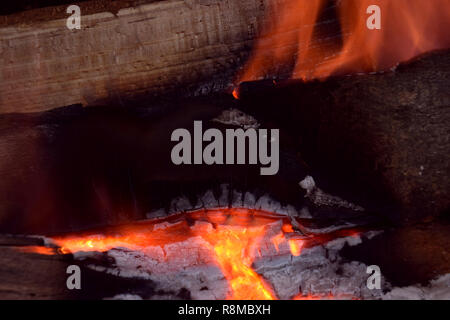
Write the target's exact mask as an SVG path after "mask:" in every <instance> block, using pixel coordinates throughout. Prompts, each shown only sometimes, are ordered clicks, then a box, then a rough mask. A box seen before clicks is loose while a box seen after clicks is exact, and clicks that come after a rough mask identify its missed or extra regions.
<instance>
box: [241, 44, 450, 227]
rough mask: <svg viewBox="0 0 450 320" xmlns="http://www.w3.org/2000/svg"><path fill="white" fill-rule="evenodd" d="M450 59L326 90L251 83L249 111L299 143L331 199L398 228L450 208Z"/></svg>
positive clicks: (246, 90)
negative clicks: (385, 218) (333, 196)
mask: <svg viewBox="0 0 450 320" xmlns="http://www.w3.org/2000/svg"><path fill="white" fill-rule="evenodd" d="M449 83H450V52H449V51H448V50H447V51H440V52H436V53H432V54H427V55H424V56H422V57H420V58H418V59H415V60H413V61H411V62H408V63H404V64H402V65H400V66H399V67H398V68H397V69H396V70H395V71H391V72H386V73H380V74H371V75H367V74H366V75H357V76H349V77H337V78H330V79H328V80H326V81H324V82H319V81H317V82H310V83H304V82H302V81H296V80H291V81H278V82H273V81H272V80H270V81H261V82H251V83H243V84H242V85H241V87H240V96H241V100H240V101H241V107H242V108H243V109H244V110H245V111H246V112H249V113H250V114H253V115H255V116H256V117H257V118H261V117H262V118H265V119H267V120H268V121H270V122H272V123H273V125H274V126H279V127H280V128H281V131H283V130H286V131H288V132H289V133H290V135H291V136H292V137H293V138H294V139H296V140H297V145H298V150H301V153H302V157H303V158H304V159H305V160H306V161H307V163H308V164H309V165H310V166H311V167H312V168H313V171H316V172H317V174H318V176H317V179H318V180H319V185H321V186H322V188H323V189H324V190H326V191H330V192H332V193H334V194H338V195H341V196H342V197H344V198H345V199H349V200H353V201H355V202H356V203H363V204H365V205H366V206H368V207H371V208H373V209H375V210H377V211H379V212H381V213H383V212H384V213H389V215H390V216H391V217H393V218H395V220H400V221H403V222H405V221H408V220H409V221H417V219H419V220H420V219H424V218H426V217H435V216H437V215H439V214H441V213H444V212H448V209H449V207H450V194H449V192H448V191H449V190H450V179H449V177H450V166H449V161H448V154H449V153H450V141H449V137H450V131H449V128H450V127H449V123H450V93H449V90H448V85H449Z"/></svg>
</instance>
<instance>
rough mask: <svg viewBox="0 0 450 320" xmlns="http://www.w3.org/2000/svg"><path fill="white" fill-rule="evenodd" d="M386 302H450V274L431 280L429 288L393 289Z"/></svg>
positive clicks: (386, 296) (385, 295) (384, 296)
mask: <svg viewBox="0 0 450 320" xmlns="http://www.w3.org/2000/svg"><path fill="white" fill-rule="evenodd" d="M382 298H383V299H384V300H450V273H447V274H445V275H442V276H440V277H438V278H437V279H435V280H431V281H430V283H429V284H428V286H425V287H424V286H420V285H417V286H409V287H403V288H398V287H395V288H393V289H392V290H391V291H390V292H388V293H386V294H384V295H383V297H382Z"/></svg>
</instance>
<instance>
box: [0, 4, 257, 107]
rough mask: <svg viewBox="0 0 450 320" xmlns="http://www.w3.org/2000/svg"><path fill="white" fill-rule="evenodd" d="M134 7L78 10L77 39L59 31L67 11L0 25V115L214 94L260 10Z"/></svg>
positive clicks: (242, 51)
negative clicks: (162, 96) (171, 95)
mask: <svg viewBox="0 0 450 320" xmlns="http://www.w3.org/2000/svg"><path fill="white" fill-rule="evenodd" d="M117 2H119V1H117ZM127 2H130V1H127ZM143 2H144V3H143ZM145 2H148V3H145ZM134 3H136V5H135V6H134V7H133V6H132V7H126V8H121V5H124V4H120V3H117V4H116V2H114V3H111V2H107V4H108V5H107V6H106V7H104V3H103V5H102V4H100V5H98V3H96V1H95V0H94V1H85V2H82V3H79V6H80V8H81V15H82V19H81V20H82V26H81V27H82V28H81V30H69V29H68V28H67V27H66V19H67V18H68V17H69V15H68V14H67V13H66V12H65V10H66V8H67V7H66V6H59V7H55V8H41V9H35V10H33V11H31V12H30V13H22V14H20V13H19V14H16V15H11V16H5V17H1V18H0V53H1V55H0V74H1V83H0V97H1V99H0V112H1V113H9V112H38V111H43V110H49V109H53V108H56V107H62V106H66V105H71V104H78V103H80V104H83V105H93V104H98V103H100V102H105V101H115V102H117V101H121V102H123V101H124V100H126V99H127V98H129V97H130V96H133V97H135V96H146V97H149V96H150V97H153V96H154V95H160V94H164V93H170V92H173V91H174V90H176V93H177V95H180V94H182V93H186V94H187V93H188V92H189V94H191V95H192V94H198V93H200V92H202V91H207V92H209V91H214V90H218V89H223V88H224V87H226V86H227V85H228V84H229V83H230V81H231V80H232V78H233V76H234V74H235V72H236V70H237V67H238V66H239V65H240V64H241V61H242V59H245V57H246V56H247V55H248V52H249V49H250V46H251V43H252V40H253V39H254V37H255V35H256V34H257V32H258V19H259V18H260V16H261V15H262V13H263V12H264V8H265V4H264V3H263V4H261V3H260V2H259V1H251V0H246V1H241V0H226V1H217V0H213V1H210V0H194V1H178V0H165V1H135V2H134ZM97 7H99V8H100V9H101V10H103V11H100V12H98V8H97ZM114 10H116V11H117V12H114ZM111 11H113V12H114V13H111ZM187 89H189V90H187ZM213 89H214V90H213ZM117 98H120V99H117Z"/></svg>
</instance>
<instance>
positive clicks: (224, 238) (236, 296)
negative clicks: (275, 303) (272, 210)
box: [207, 227, 275, 300]
mask: <svg viewBox="0 0 450 320" xmlns="http://www.w3.org/2000/svg"><path fill="white" fill-rule="evenodd" d="M263 236H264V229H263V228H261V227H259V228H249V229H247V228H244V229H243V230H239V229H237V230H234V228H227V227H223V228H219V230H217V231H215V232H213V233H210V234H207V239H208V241H210V242H211V243H212V244H213V246H214V252H215V254H216V258H217V262H218V263H219V265H220V267H221V269H222V272H223V273H224V275H225V277H226V278H227V280H228V281H229V284H230V288H231V291H232V293H231V294H230V295H229V296H228V297H227V298H228V299H232V300H273V299H275V296H274V294H273V293H272V290H271V289H270V287H269V285H268V284H266V283H265V282H264V280H263V279H262V278H261V277H260V276H259V275H258V274H257V273H256V272H255V271H253V269H252V268H251V265H252V262H253V259H252V258H251V256H252V254H250V251H249V250H251V249H252V247H253V248H254V246H255V245H257V242H258V241H259V239H260V238H261V237H263Z"/></svg>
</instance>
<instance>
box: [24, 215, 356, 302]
mask: <svg viewBox="0 0 450 320" xmlns="http://www.w3.org/2000/svg"><path fill="white" fill-rule="evenodd" d="M186 218H189V219H190V220H195V221H198V222H202V221H203V222H204V221H206V222H208V223H207V224H204V223H203V224H202V223H200V224H197V223H196V224H195V225H194V227H192V226H191V225H189V224H188V223H187V220H186ZM280 220H281V221H282V222H281V223H280ZM213 225H214V226H215V227H212V226H213ZM269 229H270V232H269ZM274 231H275V233H274ZM358 233H359V232H358V231H357V230H353V229H344V230H339V231H335V232H334V233H329V234H318V235H310V236H308V237H303V236H300V235H298V234H297V233H296V232H295V231H294V229H293V227H292V225H291V224H290V222H289V220H287V219H286V218H285V217H283V216H279V215H277V214H274V213H268V212H264V211H257V210H256V211H255V210H252V211H251V210H248V209H244V208H242V209H210V210H199V211H194V212H189V213H183V214H179V215H176V216H175V217H168V218H166V219H160V220H157V221H143V222H137V223H133V224H128V225H124V226H118V227H109V228H105V229H103V230H100V231H98V230H97V231H95V230H93V231H91V232H84V233H81V234H68V235H64V236H59V237H53V238H52V240H53V241H54V243H55V244H56V245H58V246H59V247H60V249H59V251H58V252H59V253H64V254H66V253H75V252H80V251H99V252H104V251H108V250H111V249H114V248H127V249H130V250H134V251H140V252H143V253H144V254H147V253H146V251H145V249H146V248H148V247H151V246H160V247H164V246H165V245H167V244H170V243H176V242H182V241H185V240H187V239H190V238H192V237H201V238H202V239H204V240H206V244H207V248H206V249H208V250H210V252H211V257H212V258H214V260H215V261H216V262H217V264H218V266H219V267H220V268H221V270H222V273H223V275H224V276H225V278H226V279H227V280H228V283H229V290H230V292H229V294H228V296H227V298H228V299H246V300H247V299H252V300H253V299H258V300H263V299H264V300H267V299H276V298H277V297H276V295H275V294H274V292H273V290H272V288H271V286H270V285H269V284H268V283H266V281H265V280H264V279H263V278H262V277H261V276H260V275H258V274H257V273H256V272H255V271H254V270H253V269H252V264H253V262H254V259H255V258H257V257H260V256H261V251H260V250H262V249H261V248H262V247H264V248H266V247H267V244H270V243H272V245H273V246H274V247H275V249H276V251H277V252H278V253H280V254H288V253H289V249H290V253H291V254H292V255H294V256H299V255H300V254H301V251H302V249H303V248H306V247H310V246H314V245H318V244H321V243H325V242H328V241H330V240H333V239H335V238H340V237H348V236H353V235H357V234H358ZM273 234H275V235H274V236H272V235H273ZM301 237H303V238H301ZM200 243H201V242H200ZM263 243H264V244H263ZM202 245H203V246H204V245H205V243H202ZM27 250H28V251H27V252H35V253H41V254H56V253H57V252H56V251H55V250H54V249H50V248H46V247H29V249H27ZM149 254H150V253H149ZM313 298H314V297H313Z"/></svg>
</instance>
